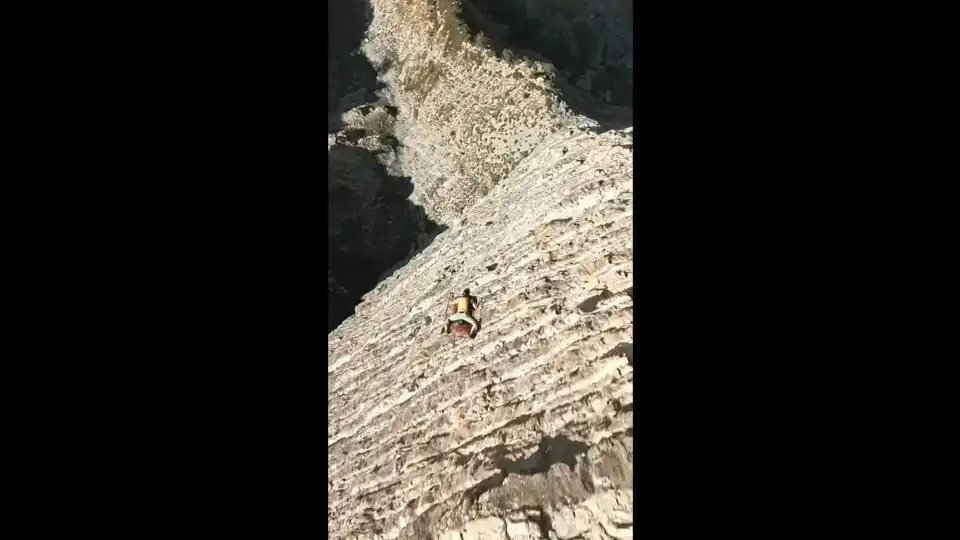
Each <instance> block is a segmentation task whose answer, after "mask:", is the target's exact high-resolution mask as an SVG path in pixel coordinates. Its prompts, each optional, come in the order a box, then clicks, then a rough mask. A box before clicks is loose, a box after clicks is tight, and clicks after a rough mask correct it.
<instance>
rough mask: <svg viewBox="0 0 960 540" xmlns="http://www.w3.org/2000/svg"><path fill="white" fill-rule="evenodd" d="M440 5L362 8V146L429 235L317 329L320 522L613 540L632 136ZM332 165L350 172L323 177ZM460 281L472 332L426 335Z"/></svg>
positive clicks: (547, 71)
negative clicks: (336, 321)
mask: <svg viewBox="0 0 960 540" xmlns="http://www.w3.org/2000/svg"><path fill="white" fill-rule="evenodd" d="M457 7H458V5H457V4H455V3H452V2H450V1H447V0H374V1H373V12H372V15H373V18H372V24H371V26H370V28H369V29H368V31H367V39H366V42H365V43H364V45H363V48H364V51H365V52H366V54H367V55H368V56H369V57H370V59H371V61H372V62H373V64H374V65H376V66H377V68H378V71H379V72H380V78H381V81H382V82H383V84H385V88H384V89H382V90H381V97H382V98H383V99H384V100H385V101H387V102H389V106H390V107H394V108H395V111H396V116H395V117H393V120H392V122H393V124H392V127H391V128H390V130H389V131H390V132H391V133H392V134H393V135H394V136H395V138H396V141H393V142H396V144H395V145H394V146H390V145H387V146H390V148H391V150H390V152H386V151H384V152H383V153H379V154H375V155H376V158H377V159H376V160H375V161H377V160H379V161H378V162H379V163H380V164H381V165H382V166H383V167H384V169H385V170H390V171H392V173H391V174H393V173H397V174H401V175H406V176H407V177H409V179H410V181H411V182H412V183H413V189H414V192H413V201H414V202H416V203H419V204H421V205H422V206H423V209H424V210H425V218H424V219H426V220H435V221H436V222H438V223H440V224H442V225H443V226H444V227H447V228H446V230H444V231H443V232H441V233H440V234H439V235H437V236H436V237H435V238H433V237H432V236H422V237H421V238H420V241H419V243H418V244H417V247H416V249H421V251H419V252H417V253H415V254H414V253H413V251H415V250H413V251H411V254H410V255H408V258H407V259H404V261H401V263H403V262H405V264H403V265H402V266H399V267H397V269H396V270H395V271H393V273H392V274H391V275H389V276H388V277H386V278H385V279H384V280H383V281H381V282H380V283H379V284H378V285H377V286H376V288H375V289H374V290H372V291H370V292H369V293H368V294H366V295H365V296H364V297H363V299H362V301H361V302H360V303H359V304H358V305H357V306H356V312H355V314H353V315H352V316H350V317H348V318H346V320H344V321H343V322H342V323H341V324H340V325H339V326H338V327H337V328H336V329H334V330H333V331H332V332H330V334H329V335H328V355H329V365H328V374H329V386H328V420H329V428H328V451H329V460H330V461H329V467H330V469H329V476H330V483H329V485H328V494H329V501H330V502H329V507H328V516H329V531H330V534H331V537H333V538H357V539H359V538H411V539H412V538H418V539H419V538H444V539H450V540H459V539H461V538H462V539H481V538H491V539H493V538H497V539H500V538H509V539H511V540H519V539H526V538H530V539H534V538H544V539H548V538H550V539H552V538H561V539H574V538H608V537H619V538H622V537H632V524H633V515H632V498H633V459H634V455H633V415H632V411H633V393H632V378H633V309H634V306H633V288H632V277H633V276H632V274H633V265H632V257H633V253H632V234H633V230H632V216H633V192H632V174H633V170H632V151H633V143H632V136H631V133H630V132H631V130H630V129H626V130H604V129H602V128H601V122H598V121H597V120H595V119H593V118H590V117H588V116H584V115H583V114H581V111H579V110H578V111H576V112H574V110H573V109H572V108H571V107H570V106H569V105H568V104H567V103H566V102H565V101H564V99H565V98H561V97H560V96H561V94H563V92H562V90H560V89H558V88H559V87H561V86H563V85H564V84H566V82H565V81H559V80H557V81H554V80H553V78H554V76H553V75H552V74H551V73H552V68H551V67H550V66H549V65H547V64H545V63H540V62H531V61H528V60H525V59H522V58H521V59H513V60H504V59H503V58H502V57H501V55H499V54H498V53H497V52H496V51H495V50H493V49H492V48H488V47H487V46H486V45H484V44H483V42H482V40H481V42H480V43H479V44H478V43H477V42H476V41H475V40H472V39H471V38H470V34H469V31H468V29H467V27H466V26H465V25H464V24H462V22H461V21H460V19H459V18H458V15H457V14H458V10H457V9H456V8H457ZM563 95H564V96H566V94H563ZM375 106H379V105H375ZM359 112H360V111H357V113H359ZM342 118H346V120H345V122H346V124H349V125H353V126H355V125H357V124H358V122H357V121H355V120H351V118H354V117H351V116H350V114H346V115H343V116H342ZM365 133H367V132H365ZM332 137H333V138H332V139H331V140H328V151H331V153H332V152H333V151H334V150H333V149H334V148H335V147H337V146H351V145H352V146H363V145H365V144H366V145H368V146H370V147H372V148H374V149H376V148H377V145H378V144H380V143H379V142H376V141H375V140H374V138H369V137H370V136H366V137H350V136H347V135H346V134H345V132H339V133H338V134H337V135H336V136H332ZM353 139H355V140H353ZM377 140H379V139H377ZM364 141H366V142H364ZM381 142H382V141H381ZM337 152H340V150H337ZM361 161H362V159H358V160H357V163H360V162H361ZM368 165H369V164H368ZM375 169H376V168H375V167H369V166H367V167H366V169H365V170H375ZM350 174H355V175H356V176H358V177H363V176H364V175H365V174H367V173H364V172H358V173H351V172H350V171H347V170H344V171H339V172H337V173H336V174H331V180H333V179H335V178H341V177H344V176H349V175H350ZM395 179H396V177H391V178H390V180H395ZM350 183H351V185H368V184H375V183H376V181H375V180H369V179H367V180H363V179H360V180H352V181H351V182H350ZM382 183H383V180H382V179H381V182H380V184H381V185H382ZM351 196H352V197H358V199H356V200H357V201H360V200H361V199H362V200H364V201H366V200H368V199H364V198H363V197H369V195H368V194H367V191H364V190H357V191H356V192H355V193H354V194H353V195H351ZM407 202H409V201H407ZM358 204H360V203H359V202H358ZM332 219H337V218H332ZM371 219H372V217H371ZM430 222H431V223H433V221H430ZM431 238H432V242H430V239H431ZM428 242H429V243H428ZM339 277H340V276H339V274H338V275H332V274H331V275H328V286H331V287H334V286H341V285H340V284H339V281H338V279H339ZM465 286H468V287H470V288H471V289H472V290H473V293H474V294H476V295H478V296H479V297H480V298H481V300H482V307H481V311H480V318H481V319H482V323H483V329H482V331H481V332H480V333H479V334H478V335H477V337H476V339H474V340H469V339H459V338H453V337H450V336H442V335H441V334H440V328H441V324H442V321H443V317H444V308H445V305H446V303H447V302H448V301H449V300H450V298H451V294H452V293H453V292H454V291H457V290H459V289H461V288H463V287H465ZM348 288H349V287H348Z"/></svg>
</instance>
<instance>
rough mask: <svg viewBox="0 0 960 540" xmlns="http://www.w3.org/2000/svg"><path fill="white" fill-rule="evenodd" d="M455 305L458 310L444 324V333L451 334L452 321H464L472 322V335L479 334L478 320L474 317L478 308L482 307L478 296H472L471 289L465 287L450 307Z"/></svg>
mask: <svg viewBox="0 0 960 540" xmlns="http://www.w3.org/2000/svg"><path fill="white" fill-rule="evenodd" d="M453 306H456V308H457V312H456V313H455V314H453V315H450V317H448V318H447V322H446V323H445V324H444V325H443V333H444V334H449V333H450V325H451V324H452V323H454V322H457V321H463V322H466V323H469V324H470V337H473V336H475V335H476V334H477V320H476V319H474V318H473V314H474V313H476V309H477V308H478V307H480V304H479V303H478V302H477V297H476V296H470V289H464V290H463V293H461V294H460V296H458V297H456V298H454V299H453V301H452V302H450V305H449V306H448V308H452V307H453Z"/></svg>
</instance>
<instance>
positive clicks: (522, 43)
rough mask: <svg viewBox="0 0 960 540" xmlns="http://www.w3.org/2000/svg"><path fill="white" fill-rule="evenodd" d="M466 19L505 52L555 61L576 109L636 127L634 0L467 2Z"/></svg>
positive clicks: (615, 125)
mask: <svg viewBox="0 0 960 540" xmlns="http://www.w3.org/2000/svg"><path fill="white" fill-rule="evenodd" d="M461 17H462V19H463V21H464V22H465V23H466V25H467V26H468V27H469V28H470V32H471V33H472V34H473V36H474V37H476V36H477V35H478V34H479V33H481V32H482V33H483V35H484V36H485V38H486V39H485V41H486V43H487V45H488V46H490V47H491V48H493V49H494V50H495V51H497V52H498V53H499V54H501V55H504V51H505V49H509V50H510V51H512V52H513V53H515V54H518V55H521V56H525V57H527V58H530V59H531V60H539V61H543V62H547V63H550V64H552V65H553V66H554V67H555V68H556V69H557V71H558V72H559V75H561V76H560V77H557V79H556V80H555V86H556V87H557V90H558V91H559V92H560V93H561V97H562V98H563V100H564V101H566V102H567V104H568V105H570V107H571V108H573V109H574V110H575V111H576V112H578V113H580V114H582V115H584V116H588V117H590V118H593V119H594V120H596V121H597V122H599V123H600V124H601V125H602V126H603V127H605V128H606V129H622V128H625V127H628V126H630V125H633V0H591V1H587V2H584V1H582V0H465V2H464V4H463V10H462V12H461ZM508 54H509V53H508Z"/></svg>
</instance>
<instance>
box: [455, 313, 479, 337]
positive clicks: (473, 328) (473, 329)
mask: <svg viewBox="0 0 960 540" xmlns="http://www.w3.org/2000/svg"><path fill="white" fill-rule="evenodd" d="M450 320H451V321H463V322H465V323H470V337H473V336H475V335H476V334H477V327H478V326H479V325H478V324H477V320H476V319H474V318H473V317H471V316H470V315H468V314H466V313H457V314H456V315H451V316H450Z"/></svg>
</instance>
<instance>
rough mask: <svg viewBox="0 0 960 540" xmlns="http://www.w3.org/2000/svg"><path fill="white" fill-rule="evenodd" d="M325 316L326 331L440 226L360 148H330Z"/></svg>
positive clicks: (402, 183) (402, 180)
mask: <svg viewBox="0 0 960 540" xmlns="http://www.w3.org/2000/svg"><path fill="white" fill-rule="evenodd" d="M328 154H329V161H328V163H329V168H328V179H327V184H328V206H327V218H328V221H327V226H328V229H327V234H328V237H327V255H328V261H329V267H328V269H327V291H328V299H327V317H328V328H327V331H328V332H329V331H331V330H333V329H334V328H336V327H337V326H338V325H339V324H340V323H341V322H343V320H344V319H346V318H347V317H349V316H350V315H352V314H353V311H354V307H355V306H356V304H357V303H359V302H360V300H361V299H362V297H363V295H364V294H366V293H367V292H369V291H370V290H372V289H373V288H374V287H376V285H377V283H379V282H380V280H381V278H383V277H387V276H386V275H385V274H386V273H387V272H388V271H391V270H393V269H396V268H397V267H399V266H400V265H401V264H402V263H404V262H405V261H407V260H409V258H411V257H413V256H414V255H416V254H417V253H419V252H420V251H422V250H423V249H424V248H426V247H427V246H428V245H429V244H430V242H432V241H433V239H434V238H435V237H436V235H437V234H439V233H440V232H442V231H443V229H444V227H441V226H440V225H438V224H437V223H436V222H434V221H433V220H431V219H430V218H429V217H427V215H426V213H425V212H424V210H423V208H422V207H420V206H417V205H415V204H413V203H411V202H410V201H409V200H408V197H409V196H410V194H411V193H412V192H413V184H412V183H411V181H410V179H409V178H407V177H398V176H389V175H388V174H387V172H386V170H385V169H384V168H383V165H381V164H380V162H379V161H377V159H376V157H375V156H374V155H373V154H372V153H371V152H370V151H368V150H366V149H364V148H359V147H354V146H342V145H334V146H333V147H331V148H330V151H329V153H328Z"/></svg>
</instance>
